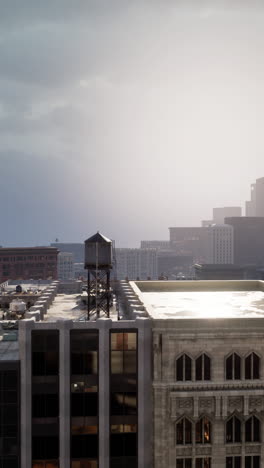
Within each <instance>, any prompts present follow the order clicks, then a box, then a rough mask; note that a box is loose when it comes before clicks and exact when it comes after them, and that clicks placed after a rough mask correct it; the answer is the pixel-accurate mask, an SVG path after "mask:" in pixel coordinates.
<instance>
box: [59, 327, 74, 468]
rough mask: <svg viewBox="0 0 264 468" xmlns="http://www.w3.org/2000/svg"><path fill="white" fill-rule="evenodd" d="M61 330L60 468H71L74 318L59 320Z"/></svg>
mask: <svg viewBox="0 0 264 468" xmlns="http://www.w3.org/2000/svg"><path fill="white" fill-rule="evenodd" d="M57 324H58V328H59V331H60V335H59V340H60V362H59V366H60V370H59V385H60V389H59V401H60V436H59V437H60V468H70V466H71V459H70V455H71V454H70V446H71V414H70V396H71V382H70V329H71V327H72V320H63V321H62V320H61V321H60V320H58V321H57Z"/></svg>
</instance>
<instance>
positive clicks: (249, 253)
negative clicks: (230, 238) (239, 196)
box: [225, 216, 264, 266]
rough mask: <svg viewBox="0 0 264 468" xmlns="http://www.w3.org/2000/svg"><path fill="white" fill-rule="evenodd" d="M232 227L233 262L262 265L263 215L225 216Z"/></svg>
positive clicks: (263, 256) (263, 249)
mask: <svg viewBox="0 0 264 468" xmlns="http://www.w3.org/2000/svg"><path fill="white" fill-rule="evenodd" d="M225 223H226V224H229V225H231V226H233V228H234V263H236V264H238V265H259V266H260V265H264V217H246V216H243V217H238V218H226V219H225Z"/></svg>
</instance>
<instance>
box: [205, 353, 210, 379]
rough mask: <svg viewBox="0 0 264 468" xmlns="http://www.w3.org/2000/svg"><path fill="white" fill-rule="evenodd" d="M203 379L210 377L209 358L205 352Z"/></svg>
mask: <svg viewBox="0 0 264 468" xmlns="http://www.w3.org/2000/svg"><path fill="white" fill-rule="evenodd" d="M204 379H205V380H210V379H211V359H210V358H209V357H208V356H207V355H206V354H205V355H204Z"/></svg>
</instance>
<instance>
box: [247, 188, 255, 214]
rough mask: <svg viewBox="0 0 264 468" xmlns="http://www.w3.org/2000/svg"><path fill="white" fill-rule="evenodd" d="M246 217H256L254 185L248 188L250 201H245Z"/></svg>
mask: <svg viewBox="0 0 264 468" xmlns="http://www.w3.org/2000/svg"><path fill="white" fill-rule="evenodd" d="M245 212H246V216H256V184H251V186H250V200H249V201H246V206H245Z"/></svg>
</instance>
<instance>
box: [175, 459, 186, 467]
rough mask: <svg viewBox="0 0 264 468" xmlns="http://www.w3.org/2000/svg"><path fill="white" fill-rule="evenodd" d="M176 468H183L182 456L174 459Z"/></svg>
mask: <svg viewBox="0 0 264 468" xmlns="http://www.w3.org/2000/svg"><path fill="white" fill-rule="evenodd" d="M176 468H184V466H183V458H178V460H177V461H176Z"/></svg>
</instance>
